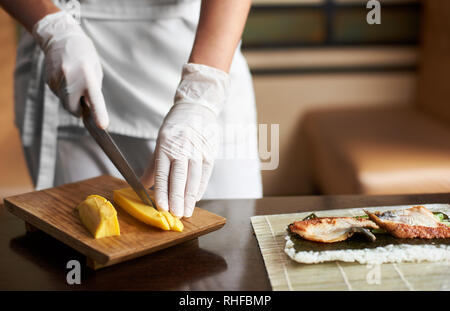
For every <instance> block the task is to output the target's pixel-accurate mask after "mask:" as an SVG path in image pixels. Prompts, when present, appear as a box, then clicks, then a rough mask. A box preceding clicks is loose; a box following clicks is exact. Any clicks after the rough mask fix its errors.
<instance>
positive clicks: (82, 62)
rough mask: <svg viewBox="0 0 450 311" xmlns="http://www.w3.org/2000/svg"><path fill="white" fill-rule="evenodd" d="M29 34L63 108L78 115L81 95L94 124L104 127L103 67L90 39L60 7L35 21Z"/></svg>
mask: <svg viewBox="0 0 450 311" xmlns="http://www.w3.org/2000/svg"><path fill="white" fill-rule="evenodd" d="M33 36H34V38H35V39H36V40H37V41H38V42H39V44H40V46H41V48H42V50H43V51H44V54H45V75H46V82H47V84H48V85H49V87H50V89H51V90H52V91H53V92H54V93H55V94H56V95H57V96H58V97H59V98H60V100H61V102H62V103H63V106H64V108H66V109H67V110H68V111H69V112H71V113H72V114H73V115H75V116H80V115H81V106H80V98H81V97H82V96H84V97H85V99H86V102H87V104H88V105H89V107H90V108H91V111H92V112H93V115H94V119H95V121H96V124H97V126H99V127H100V128H103V129H105V128H106V127H107V126H108V124H109V118H108V113H107V111H106V106H105V100H104V98H103V94H102V91H101V88H102V79H103V71H102V67H101V65H100V60H99V58H98V55H97V51H96V50H95V47H94V44H93V43H92V41H91V39H89V37H88V36H87V35H86V34H85V33H84V31H83V30H82V29H81V27H80V25H78V23H77V21H76V20H75V19H74V18H73V17H72V16H71V15H70V14H68V13H66V12H64V11H60V12H57V13H53V14H49V15H47V16H45V17H44V18H42V19H41V20H40V21H38V22H37V23H36V25H34V27H33Z"/></svg>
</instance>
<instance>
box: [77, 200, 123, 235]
mask: <svg viewBox="0 0 450 311" xmlns="http://www.w3.org/2000/svg"><path fill="white" fill-rule="evenodd" d="M77 209H78V214H79V215H80V219H81V222H82V223H83V224H84V226H85V227H86V228H87V229H88V230H89V232H91V233H92V235H93V236H94V238H96V239H99V238H103V237H108V236H115V235H120V228H119V221H118V220H117V211H116V209H115V208H114V206H113V205H112V204H111V202H109V201H108V200H107V199H105V198H104V197H102V196H99V195H90V196H88V197H87V198H86V199H85V200H84V201H83V202H81V203H80V204H79V205H78V206H77Z"/></svg>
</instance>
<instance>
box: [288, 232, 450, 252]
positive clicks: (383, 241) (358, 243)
mask: <svg viewBox="0 0 450 311" xmlns="http://www.w3.org/2000/svg"><path fill="white" fill-rule="evenodd" d="M287 231H288V233H289V235H290V236H291V240H292V242H293V243H294V249H295V251H297V252H307V251H316V252H320V251H336V250H347V249H371V248H377V247H382V246H387V245H389V244H394V245H401V244H408V245H450V239H399V238H395V237H393V236H392V235H390V234H375V236H376V237H377V239H376V240H375V241H374V242H371V241H370V240H368V239H367V237H365V236H364V235H363V234H359V233H355V234H354V235H353V236H352V237H350V238H348V239H347V240H345V241H341V242H335V243H321V242H314V241H309V240H305V239H303V238H302V237H301V236H299V235H298V234H296V233H293V232H291V231H290V230H289V227H288V229H287Z"/></svg>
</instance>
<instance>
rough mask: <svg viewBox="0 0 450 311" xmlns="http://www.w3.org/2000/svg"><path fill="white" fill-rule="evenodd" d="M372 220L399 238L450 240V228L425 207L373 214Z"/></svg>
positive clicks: (370, 215) (370, 216) (371, 214)
mask: <svg viewBox="0 0 450 311" xmlns="http://www.w3.org/2000/svg"><path fill="white" fill-rule="evenodd" d="M365 213H366V214H367V215H368V216H369V218H370V219H371V220H373V221H374V222H375V223H376V224H377V225H379V226H380V227H381V228H383V229H384V230H386V231H387V232H388V233H390V234H392V235H393V236H395V237H397V238H422V239H434V238H450V227H448V226H447V225H445V224H443V223H441V222H439V220H438V219H436V217H435V216H434V215H433V213H432V212H431V211H430V210H428V209H427V208H425V207H423V206H414V207H411V208H408V209H404V210H393V211H386V212H375V213H371V212H368V211H365Z"/></svg>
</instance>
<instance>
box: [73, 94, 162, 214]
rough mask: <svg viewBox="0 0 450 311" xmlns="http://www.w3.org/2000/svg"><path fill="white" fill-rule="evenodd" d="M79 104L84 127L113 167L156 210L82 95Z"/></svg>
mask: <svg viewBox="0 0 450 311" xmlns="http://www.w3.org/2000/svg"><path fill="white" fill-rule="evenodd" d="M80 105H81V108H82V115H83V123H84V126H85V127H86V129H87V130H88V131H89V133H90V134H91V136H92V137H93V138H94V139H95V141H96V142H97V144H98V145H99V146H100V147H101V148H102V149H103V151H104V152H105V153H106V155H107V156H108V158H109V159H110V160H111V162H112V163H113V164H114V165H115V167H116V168H117V169H118V170H119V172H120V173H121V174H122V176H123V177H124V178H125V180H126V181H127V183H128V184H129V185H130V186H131V188H133V190H134V191H135V192H136V194H137V195H138V196H139V198H141V200H142V202H144V203H145V204H147V205H150V206H151V207H153V208H154V209H156V210H157V208H156V204H155V203H154V202H153V200H152V199H151V198H150V195H149V194H148V192H147V190H146V189H145V187H144V185H142V183H141V182H140V181H139V179H138V177H137V176H136V173H135V172H134V170H133V169H132V168H131V166H130V164H129V163H128V161H127V160H126V159H125V157H124V156H123V154H122V152H121V151H120V149H119V147H117V145H116V143H115V142H114V140H113V139H112V137H111V136H110V135H109V133H108V132H107V131H105V130H102V129H100V128H99V127H97V125H96V124H95V121H94V118H93V116H92V113H91V109H90V108H89V106H88V105H87V104H86V101H85V100H84V97H81V99H80Z"/></svg>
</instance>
